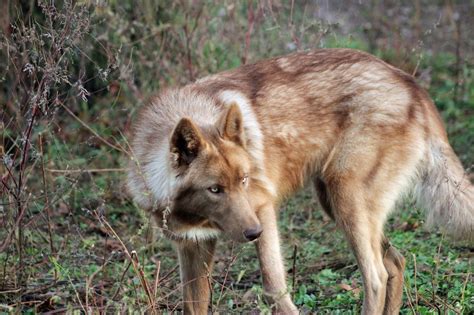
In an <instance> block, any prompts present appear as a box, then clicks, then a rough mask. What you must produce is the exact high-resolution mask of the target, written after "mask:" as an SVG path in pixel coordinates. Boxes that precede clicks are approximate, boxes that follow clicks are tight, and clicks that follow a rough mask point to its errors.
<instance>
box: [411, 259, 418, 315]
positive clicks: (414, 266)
mask: <svg viewBox="0 0 474 315" xmlns="http://www.w3.org/2000/svg"><path fill="white" fill-rule="evenodd" d="M412 256H413V281H414V286H415V305H416V309H417V310H418V287H417V285H416V256H415V254H412Z"/></svg>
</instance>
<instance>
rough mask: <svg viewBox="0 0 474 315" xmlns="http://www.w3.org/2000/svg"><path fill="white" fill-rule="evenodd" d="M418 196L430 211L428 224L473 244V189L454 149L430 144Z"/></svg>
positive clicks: (438, 141) (436, 141) (418, 186)
mask: <svg viewBox="0 0 474 315" xmlns="http://www.w3.org/2000/svg"><path fill="white" fill-rule="evenodd" d="M419 170H420V172H419V180H418V183H417V184H416V187H415V194H416V197H417V201H418V203H419V204H420V206H421V207H422V208H424V209H426V210H427V220H426V221H427V222H426V223H427V225H428V226H433V227H439V228H440V229H441V230H442V231H445V232H446V233H447V234H448V235H450V236H451V237H453V238H455V239H458V240H468V241H474V186H473V185H472V184H471V182H470V180H469V178H468V177H467V174H466V173H465V172H464V169H463V167H462V165H461V162H460V161H459V159H458V157H457V156H456V154H455V153H454V151H453V149H452V148H451V146H450V145H449V144H448V143H446V142H444V141H442V140H441V139H436V140H433V141H431V144H430V147H429V149H428V152H427V155H426V157H425V159H424V161H423V164H422V165H421V167H420V169H419Z"/></svg>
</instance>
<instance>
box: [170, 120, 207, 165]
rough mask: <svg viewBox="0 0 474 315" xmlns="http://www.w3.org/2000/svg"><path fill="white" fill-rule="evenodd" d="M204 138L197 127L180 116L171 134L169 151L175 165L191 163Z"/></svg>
mask: <svg viewBox="0 0 474 315" xmlns="http://www.w3.org/2000/svg"><path fill="white" fill-rule="evenodd" d="M203 144H204V139H203V137H202V134H201V132H200V131H199V129H198V127H197V126H196V125H195V124H194V123H193V122H192V121H191V120H190V119H189V118H182V119H181V120H180V121H179V122H178V124H177V125H176V127H175V128H174V131H173V135H172V136H171V142H170V151H171V154H173V162H175V165H174V166H175V167H182V166H187V165H189V164H191V162H192V161H193V160H194V159H195V158H196V157H197V156H198V154H199V151H200V150H201V149H202V147H203Z"/></svg>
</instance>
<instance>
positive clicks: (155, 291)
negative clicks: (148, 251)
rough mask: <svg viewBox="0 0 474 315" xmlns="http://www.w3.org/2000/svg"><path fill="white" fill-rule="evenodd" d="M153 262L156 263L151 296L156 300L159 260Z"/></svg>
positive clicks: (158, 281)
mask: <svg viewBox="0 0 474 315" xmlns="http://www.w3.org/2000/svg"><path fill="white" fill-rule="evenodd" d="M155 264H156V271H155V283H154V284H153V297H154V299H155V301H156V294H157V293H158V285H159V284H160V267H161V261H159V260H158V261H157V262H156V263H155Z"/></svg>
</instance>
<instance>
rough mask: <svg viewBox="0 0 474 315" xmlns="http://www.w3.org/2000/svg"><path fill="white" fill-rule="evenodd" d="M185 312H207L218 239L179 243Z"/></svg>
mask: <svg viewBox="0 0 474 315" xmlns="http://www.w3.org/2000/svg"><path fill="white" fill-rule="evenodd" d="M176 247H177V249H178V256H179V264H180V269H181V283H182V285H183V310H184V314H207V309H208V304H209V297H210V290H211V288H210V282H209V276H210V273H211V271H212V264H213V257H214V249H215V247H216V240H215V239H212V240H206V241H196V242H192V241H186V242H179V243H177V246H176Z"/></svg>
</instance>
